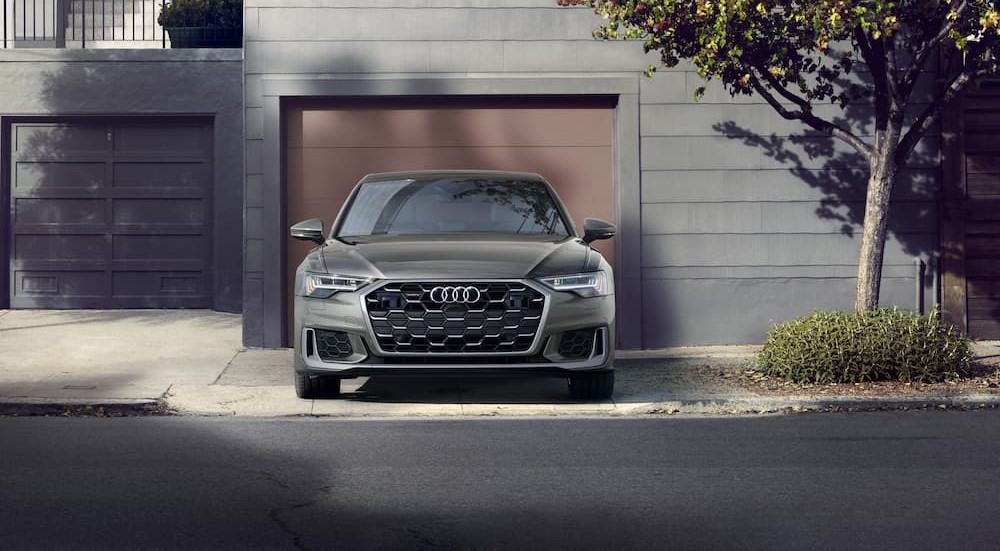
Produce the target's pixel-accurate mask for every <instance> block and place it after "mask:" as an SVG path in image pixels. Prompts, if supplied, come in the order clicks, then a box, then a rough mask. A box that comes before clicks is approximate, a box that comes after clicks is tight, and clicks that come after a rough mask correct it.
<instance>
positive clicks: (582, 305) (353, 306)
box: [294, 282, 615, 378]
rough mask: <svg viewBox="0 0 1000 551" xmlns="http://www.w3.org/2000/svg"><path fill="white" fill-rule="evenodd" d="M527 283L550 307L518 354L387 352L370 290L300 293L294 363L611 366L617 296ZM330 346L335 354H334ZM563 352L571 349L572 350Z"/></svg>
mask: <svg viewBox="0 0 1000 551" xmlns="http://www.w3.org/2000/svg"><path fill="white" fill-rule="evenodd" d="M524 283H526V284H529V285H533V286H534V288H535V289H537V290H539V291H540V292H542V293H543V294H544V295H545V303H546V306H545V312H544V314H543V315H542V319H541V322H540V324H539V328H538V332H537V335H536V338H535V339H534V341H533V343H532V345H531V347H530V348H529V349H527V350H524V351H520V352H517V353H477V354H470V353H454V352H452V353H437V354H431V353H423V354H413V353H411V354H391V353H385V352H383V351H382V350H381V348H380V347H379V346H378V342H377V339H376V337H375V334H374V332H373V330H372V325H371V320H370V319H369V317H368V312H367V311H366V310H365V307H364V296H365V294H367V292H370V290H367V291H366V290H362V291H360V292H353V293H352V292H340V293H337V294H335V295H333V296H332V297H330V298H326V299H318V298H307V297H301V296H297V297H295V316H294V319H295V333H294V334H295V341H296V342H295V343H294V347H295V369H296V370H297V371H299V372H305V373H309V374H313V375H327V376H338V377H342V378H350V377H357V376H368V375H374V374H379V373H393V374H424V373H452V374H457V373H490V374H496V373H537V374H548V375H557V376H558V375H560V374H568V373H572V372H578V371H604V370H610V369H612V368H613V360H614V347H615V339H614V327H615V322H614V315H615V307H614V296H613V295H610V296H603V297H590V298H583V297H580V296H577V295H575V294H573V293H564V292H553V291H550V290H548V289H544V288H540V287H539V286H538V285H537V284H533V283H529V282H524ZM331 332H335V334H336V335H337V337H336V339H332V340H331V339H330V335H332V334H334V333H331ZM591 335H592V336H591ZM565 339H573V340H574V342H572V343H571V342H569V341H568V340H566V341H565V342H564V340H565ZM332 341H335V342H332ZM331 342H332V344H331ZM560 344H562V346H560ZM331 348H332V349H334V351H335V352H334V353H333V354H334V355H335V356H336V359H331V357H330V356H331V354H330V352H329V350H330V349H331ZM337 350H339V352H337ZM321 351H322V352H323V353H322V354H321ZM563 353H566V354H570V357H567V356H564V355H563Z"/></svg>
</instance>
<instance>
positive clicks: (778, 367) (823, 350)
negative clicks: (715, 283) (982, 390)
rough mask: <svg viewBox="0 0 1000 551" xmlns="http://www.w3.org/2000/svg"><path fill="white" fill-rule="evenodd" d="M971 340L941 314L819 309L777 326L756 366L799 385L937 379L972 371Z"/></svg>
mask: <svg viewBox="0 0 1000 551" xmlns="http://www.w3.org/2000/svg"><path fill="white" fill-rule="evenodd" d="M971 344H972V342H971V340H970V339H969V338H968V337H967V336H966V335H965V334H963V333H962V332H961V331H959V330H958V329H957V328H956V327H955V326H953V325H951V324H949V323H946V322H944V321H942V320H941V316H940V315H939V314H938V313H937V312H931V313H929V314H926V315H922V314H919V313H916V312H909V311H905V310H897V309H879V310H873V311H870V312H860V313H858V312H815V313H813V314H810V315H808V316H805V317H801V318H798V319H795V320H792V321H790V322H787V323H782V324H778V325H775V326H774V327H772V328H771V330H770V332H769V333H768V335H767V339H766V340H765V342H764V347H763V349H762V350H761V351H760V352H759V353H758V354H757V356H756V357H755V358H754V367H755V369H757V370H759V371H761V372H763V373H765V374H767V375H771V376H775V377H780V378H783V379H786V380H788V381H791V382H795V383H812V384H828V383H857V382H863V381H882V380H899V381H904V382H911V381H912V382H938V381H943V380H949V379H955V378H958V377H961V376H964V375H967V374H968V373H969V367H970V365H971V361H972V357H973V356H972V347H971Z"/></svg>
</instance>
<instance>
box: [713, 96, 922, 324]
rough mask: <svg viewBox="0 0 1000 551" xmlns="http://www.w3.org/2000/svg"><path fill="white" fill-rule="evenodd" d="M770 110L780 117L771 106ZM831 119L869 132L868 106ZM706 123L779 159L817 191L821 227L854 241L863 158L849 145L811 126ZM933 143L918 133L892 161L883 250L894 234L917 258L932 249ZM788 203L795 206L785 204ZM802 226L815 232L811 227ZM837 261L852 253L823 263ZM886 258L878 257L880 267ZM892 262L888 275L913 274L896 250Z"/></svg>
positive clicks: (860, 212) (863, 186) (861, 207)
mask: <svg viewBox="0 0 1000 551" xmlns="http://www.w3.org/2000/svg"><path fill="white" fill-rule="evenodd" d="M773 116H775V117H779V118H780V116H779V115H778V114H777V113H774V115H773ZM832 122H834V123H836V124H839V125H842V126H846V127H849V128H853V129H855V131H856V132H858V133H860V134H861V135H862V136H863V137H867V136H871V135H872V134H873V133H874V128H873V127H874V118H873V113H872V110H871V106H866V105H860V106H848V107H847V109H845V111H844V116H842V117H838V118H835V119H834V120H833V121H832ZM803 128H805V127H804V125H803ZM713 129H714V130H715V131H716V132H718V133H719V134H722V135H723V136H725V137H727V138H730V139H732V140H739V141H741V142H742V143H743V145H745V146H747V147H751V148H755V149H758V150H760V151H761V153H762V155H763V156H764V157H766V158H768V159H771V160H772V161H773V164H774V165H776V166H777V167H787V170H788V171H790V172H791V173H792V174H793V175H794V176H795V177H796V178H797V179H798V180H801V181H802V183H804V184H805V185H807V186H809V187H811V188H813V189H815V190H818V191H819V192H820V193H821V194H822V198H821V199H819V204H818V206H816V207H815V209H814V214H815V216H816V217H817V218H818V219H819V220H820V221H827V222H829V223H830V225H829V226H828V228H829V229H828V231H829V233H839V234H840V235H843V236H845V237H847V238H850V239H852V240H854V241H856V243H857V246H858V247H860V244H861V229H862V223H863V221H864V214H865V196H866V191H867V186H868V166H867V162H866V161H865V160H864V158H863V157H862V156H861V155H860V154H859V153H857V152H856V151H855V150H854V149H853V148H851V147H850V146H847V145H846V144H845V143H843V142H841V141H840V140H837V139H835V138H832V137H827V136H825V135H823V134H821V133H819V132H815V131H812V130H805V131H804V132H802V133H801V134H792V135H789V136H778V135H776V134H771V135H769V136H764V135H760V134H757V133H755V132H753V131H752V130H751V129H747V128H743V127H741V126H740V125H739V124H737V123H736V122H733V121H725V122H720V123H716V124H714V125H713ZM937 145H938V138H937V137H936V136H931V137H925V138H924V140H923V141H922V142H921V143H920V144H919V145H918V146H917V148H916V150H914V152H913V153H912V154H911V155H910V157H909V159H908V162H907V163H906V166H905V167H904V168H902V169H900V171H899V173H898V175H897V177H896V181H895V184H894V187H893V191H892V203H891V205H890V214H889V222H888V234H887V238H886V242H887V244H889V245H888V246H887V251H888V250H889V249H890V248H891V243H890V242H891V241H893V240H895V241H896V242H898V243H899V245H900V247H901V249H902V252H903V253H904V254H905V255H907V256H908V257H917V258H920V259H922V260H923V261H924V262H927V261H928V260H930V259H933V258H934V257H935V256H936V255H937V251H938V247H937V227H938V202H937V199H938V194H939V181H938V178H939V176H938V174H939V170H938V163H939V160H938V154H937ZM788 208H795V207H794V206H793V205H788ZM815 228H822V225H816V226H815ZM808 231H809V232H812V233H820V232H819V231H817V230H816V229H812V228H810V229H808ZM887 258H889V255H888V254H887ZM890 260H891V259H890ZM845 261H846V262H847V263H850V264H854V265H855V266H856V264H857V261H858V258H857V256H855V257H853V258H844V259H839V258H838V259H832V258H831V262H830V264H844V263H845ZM888 266H889V264H888V263H886V264H885V267H888ZM895 267H896V270H895V271H894V272H893V275H895V276H896V277H907V278H914V277H915V276H914V270H915V268H914V267H913V263H912V259H911V260H910V261H909V262H908V263H907V264H906V265H905V266H903V265H902V264H901V263H900V262H899V260H898V258H897V260H896V262H895ZM887 275H889V274H888V273H885V274H884V276H883V291H885V286H884V280H885V279H886V276H887ZM934 275H935V274H933V273H932V270H931V269H927V270H925V271H924V276H923V277H924V279H923V281H922V282H921V283H922V288H923V289H929V288H930V287H931V286H932V285H933V277H934ZM911 281H912V279H911ZM883 294H884V293H883ZM911 294H912V293H911ZM883 302H884V299H883ZM924 304H926V305H927V306H931V304H930V301H929V300H925V301H924ZM905 306H907V307H909V306H910V305H909V304H906V305H905Z"/></svg>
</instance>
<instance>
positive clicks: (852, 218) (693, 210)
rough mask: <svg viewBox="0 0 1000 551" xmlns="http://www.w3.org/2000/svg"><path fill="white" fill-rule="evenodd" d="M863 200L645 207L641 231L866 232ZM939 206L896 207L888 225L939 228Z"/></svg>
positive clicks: (900, 228)
mask: <svg viewBox="0 0 1000 551" xmlns="http://www.w3.org/2000/svg"><path fill="white" fill-rule="evenodd" d="M863 213H864V203H863V202H850V203H846V204H842V205H839V206H836V207H834V206H829V207H825V206H821V205H819V204H817V203H815V202H811V201H807V202H789V201H782V202H773V203H754V202H738V203H737V202H734V203H646V204H644V205H643V207H642V233H643V235H649V234H712V233H768V234H770V233H774V234H779V233H806V234H809V233H812V234H824V233H828V234H840V233H851V234H853V235H860V234H861V225H860V220H861V216H862V215H863ZM937 219H938V211H937V203H936V202H931V201H926V202H917V203H912V202H910V203H897V204H894V205H893V206H892V208H891V210H890V212H889V227H890V228H891V231H897V232H928V231H936V229H937Z"/></svg>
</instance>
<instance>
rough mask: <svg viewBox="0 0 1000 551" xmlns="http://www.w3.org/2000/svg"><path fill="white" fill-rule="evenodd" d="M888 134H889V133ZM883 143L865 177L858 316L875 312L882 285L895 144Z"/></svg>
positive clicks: (894, 167) (857, 303)
mask: <svg viewBox="0 0 1000 551" xmlns="http://www.w3.org/2000/svg"><path fill="white" fill-rule="evenodd" d="M891 134H893V133H892V132H890V135H891ZM897 136H898V134H897ZM885 141H886V142H887V143H883V144H881V145H882V147H881V148H880V149H881V151H876V152H875V157H874V159H873V162H872V165H871V172H870V174H869V176H868V193H867V198H866V200H865V218H864V227H863V228H862V233H861V255H860V258H859V261H858V289H857V296H856V299H855V302H854V309H855V310H856V311H858V312H864V311H867V310H874V309H875V308H878V295H879V286H880V284H881V283H882V257H883V255H884V253H885V237H886V234H887V233H888V232H887V230H888V224H889V196H890V195H891V194H892V184H893V182H894V181H895V179H896V164H895V161H894V156H895V152H896V143H895V140H891V139H890V140H885Z"/></svg>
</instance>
